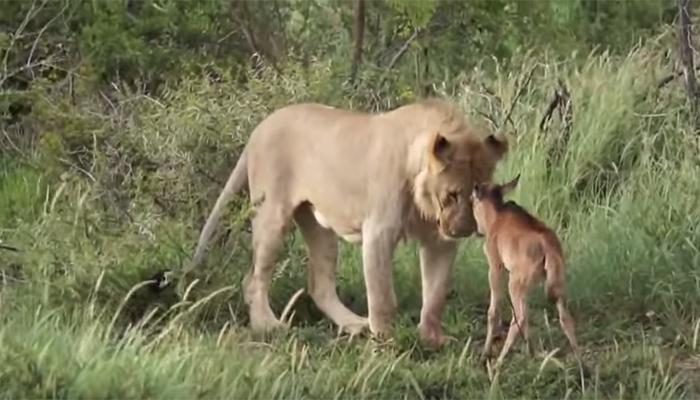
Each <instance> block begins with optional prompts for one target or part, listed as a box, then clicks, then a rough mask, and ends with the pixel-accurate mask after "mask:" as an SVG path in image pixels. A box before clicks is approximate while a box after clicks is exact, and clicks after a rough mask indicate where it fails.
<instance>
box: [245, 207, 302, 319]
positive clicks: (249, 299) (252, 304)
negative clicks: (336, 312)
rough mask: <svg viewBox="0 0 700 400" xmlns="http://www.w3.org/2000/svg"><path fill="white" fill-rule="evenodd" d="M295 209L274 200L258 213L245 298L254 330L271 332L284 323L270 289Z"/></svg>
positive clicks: (256, 214)
mask: <svg viewBox="0 0 700 400" xmlns="http://www.w3.org/2000/svg"><path fill="white" fill-rule="evenodd" d="M291 210H292V208H291V207H287V206H286V205H284V204H279V203H275V202H274V201H272V200H271V199H267V200H265V202H264V203H263V204H262V205H261V206H260V207H259V208H258V209H257V210H256V212H255V217H254V218H253V221H252V225H253V267H252V269H251V271H250V272H249V273H248V275H247V276H246V277H245V279H244V283H243V286H244V297H245V301H246V303H247V304H248V307H249V313H250V325H251V328H252V329H253V330H256V331H267V330H271V329H274V328H278V327H283V324H282V323H281V322H280V321H279V320H278V319H277V317H275V314H274V312H273V311H272V308H270V301H269V288H270V282H271V280H272V272H273V270H274V266H275V262H276V261H277V256H278V253H279V250H280V248H281V247H282V244H283V241H284V235H285V234H286V232H287V228H288V226H289V223H290V222H291Z"/></svg>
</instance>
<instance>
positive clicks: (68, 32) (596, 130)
mask: <svg viewBox="0 0 700 400" xmlns="http://www.w3.org/2000/svg"><path fill="white" fill-rule="evenodd" d="M675 13H676V9H675V6H674V4H670V3H668V4H667V3H664V2H660V1H652V0H649V1H641V0H640V1H635V2H604V1H592V0H591V1H583V0H580V1H572V0H538V1H531V2H530V1H515V0H497V1H496V0H483V1H470V2H446V1H436V2H429V1H421V2H417V1H399V0H384V1H372V2H367V3H366V10H365V18H366V21H365V24H364V25H365V29H366V32H365V37H364V49H363V56H362V62H361V64H360V65H359V69H358V74H357V78H356V79H355V80H354V82H352V83H350V81H349V79H348V78H349V76H350V73H351V70H352V62H353V58H354V57H353V46H354V42H353V38H354V37H355V36H354V35H353V33H352V29H353V26H354V24H353V15H354V13H353V7H352V6H351V5H349V4H348V3H347V2H344V1H339V0H338V1H336V0H332V1H320V0H313V1H294V0H289V1H266V2H228V1H223V0H207V1H200V2H189V1H160V2H158V1H149V0H143V1H136V0H129V1H123V2H122V1H109V2H89V1H71V0H60V1H46V2H40V1H35V2H7V3H5V4H4V5H3V13H2V14H1V15H0V27H2V30H0V60H1V61H2V64H0V87H1V88H2V93H0V130H1V134H0V149H1V150H2V153H0V240H1V242H0V279H1V281H0V393H1V396H2V397H3V398H106V397H119V398H164V399H165V398H198V397H204V398H223V397H225V398H284V399H289V398H421V399H437V398H484V397H488V398H515V397H518V398H533V397H537V398H634V399H640V398H644V399H647V398H655V399H656V398H674V399H675V398H685V397H688V398H695V397H698V396H700V385H699V384H698V379H697V376H698V373H699V371H700V301H698V300H699V299H700V272H699V271H700V269H698V265H700V249H699V248H700V230H698V221H700V204H699V203H698V202H699V201H700V200H698V199H700V186H698V185H697V182H698V176H700V147H699V145H700V142H699V141H698V136H697V134H696V130H695V128H694V126H693V125H692V124H691V121H692V118H690V115H689V114H690V110H689V107H688V105H687V101H686V95H685V93H684V91H683V90H682V86H681V82H680V80H677V81H676V80H672V81H670V82H669V83H667V84H665V85H662V86H659V82H660V81H661V80H663V78H665V77H666V76H668V75H670V74H673V73H674V65H675V64H676V60H677V58H678V57H677V51H676V47H677V45H676V43H677V38H676V31H677V30H676V28H674V27H673V26H671V25H670V24H672V23H673V22H674V17H675ZM696 14H697V13H696ZM426 49H427V51H426ZM253 52H256V53H258V54H259V55H260V57H253V56H252V53H253ZM389 67H391V68H389ZM559 81H561V83H559ZM560 86H563V87H565V88H566V91H567V92H568V93H569V95H570V97H569V100H570V102H568V103H566V102H564V103H565V104H562V105H561V106H560V107H558V108H557V111H555V112H554V113H553V115H552V117H551V118H550V119H549V121H547V123H546V124H544V126H543V127H541V126H540V125H541V122H542V117H543V114H544V113H545V110H546V109H547V106H548V105H549V104H550V102H551V101H552V93H553V92H554V91H555V90H559V91H561V88H560ZM426 93H432V94H436V95H440V96H445V97H448V98H450V99H452V100H453V101H454V102H456V103H457V104H459V105H460V107H462V109H463V110H464V111H465V113H468V114H470V115H471V116H473V118H474V120H475V121H477V122H479V123H483V124H493V125H494V126H495V127H496V128H498V129H500V130H503V131H506V132H508V134H509V138H510V140H511V143H512V144H513V146H512V152H511V153H510V154H509V156H508V158H507V159H506V160H505V162H504V163H503V164H502V165H501V166H500V167H499V169H498V172H497V175H496V179H498V180H505V179H508V178H511V177H513V176H514V175H515V174H517V173H518V172H519V173H521V179H520V183H519V188H518V189H517V190H516V191H515V192H514V194H513V196H512V197H513V198H514V199H515V200H517V201H518V202H520V203H521V204H522V205H523V206H525V207H526V208H528V209H530V210H532V211H533V212H535V213H536V214H537V215H538V216H540V217H542V218H543V219H544V220H545V221H546V222H547V223H548V224H549V225H551V226H553V227H555V228H556V229H557V232H558V233H559V234H560V235H561V237H562V239H563V242H564V247H565V251H566V254H567V257H568V265H567V274H568V282H569V283H568V292H569V293H570V295H569V297H570V300H569V301H570V308H571V311H572V314H573V315H574V318H575V319H576V322H577V336H578V338H579V343H580V345H581V348H582V352H583V358H584V363H585V365H586V367H587V371H586V374H585V376H584V379H583V382H582V380H581V378H580V375H579V369H578V367H577V364H576V362H575V361H574V359H573V357H572V356H571V354H570V352H569V351H568V346H567V342H566V338H565V337H564V336H563V335H562V334H561V332H560V330H559V329H558V327H557V325H556V323H555V321H554V319H553V318H554V317H555V313H554V310H553V309H552V308H551V307H550V306H548V305H547V304H546V302H545V300H544V296H543V295H542V293H540V292H541V291H537V292H536V293H533V296H532V297H533V299H532V308H531V336H532V337H533V339H534V343H533V345H534V348H535V350H536V351H537V353H538V354H537V356H536V357H535V358H528V357H527V356H526V355H525V354H524V353H523V352H522V351H515V352H514V353H512V357H510V358H509V359H508V360H507V362H506V364H505V365H504V370H503V372H502V373H501V375H500V376H499V377H498V378H497V379H493V380H492V379H490V375H489V373H488V371H487V369H486V368H485V367H484V366H483V364H482V363H480V362H479V360H478V355H479V350H480V345H481V344H482V343H483V339H484V334H485V322H486V318H485V312H486V307H487V304H488V284H487V278H486V274H487V264H486V261H485V259H484V257H483V255H482V253H481V242H480V239H476V238H470V239H467V240H464V242H463V244H462V247H461V251H460V256H459V259H458V263H457V265H456V268H455V277H454V279H453V291H452V293H451V295H450V298H449V303H448V310H447V312H446V315H445V330H446V331H447V333H448V334H450V335H452V336H455V337H456V338H457V339H458V340H457V342H454V343H451V344H449V345H448V346H447V347H446V348H443V349H440V350H437V351H436V350H428V349H425V348H423V347H421V346H420V345H419V343H418V341H417V335H416V331H415V324H416V322H417V319H418V315H419V310H420V289H419V287H420V280H419V269H418V268H417V264H418V261H417V254H416V248H415V246H413V245H411V244H403V245H402V246H401V247H400V249H399V252H398V254H397V257H396V259H395V274H396V275H395V276H396V278H395V281H396V282H395V285H396V291H397V295H398V297H399V304H400V312H399V315H398V316H397V321H396V329H397V337H396V340H395V342H394V343H391V344H387V345H378V344H375V343H373V342H372V341H370V340H368V339H367V338H355V339H353V341H348V340H347V338H337V337H336V333H335V332H334V330H333V328H332V326H331V324H330V322H329V321H328V320H327V319H325V318H323V317H322V316H321V314H320V312H319V311H318V310H317V309H316V308H315V307H314V305H313V303H312V301H311V300H310V299H309V298H308V296H306V295H304V296H302V297H301V298H300V300H299V301H298V302H297V303H296V305H295V307H294V315H293V320H292V321H293V323H292V324H293V328H292V329H291V330H290V331H289V332H287V333H278V334H275V335H268V336H265V337H257V336H255V335H253V334H252V333H251V332H250V331H249V330H248V329H247V327H246V323H247V321H246V319H247V312H246V309H245V307H244V304H243V301H242V296H241V293H240V282H241V278H242V276H243V273H244V272H245V270H246V269H247V268H248V263H249V260H250V247H249V234H248V229H247V224H248V220H247V216H248V208H247V206H246V202H245V199H244V198H240V199H239V200H238V201H237V202H236V203H237V204H235V205H234V206H232V207H230V208H229V214H228V216H227V218H226V221H227V224H226V226H224V227H223V228H222V229H220V234H219V237H218V238H217V240H216V243H215V245H214V247H213V249H212V250H211V252H210V256H209V257H208V261H207V266H206V267H205V268H203V269H201V270H200V271H199V272H198V276H197V277H198V278H199V280H198V281H197V283H196V284H194V285H193V286H192V287H191V290H190V291H189V293H188V296H187V298H185V299H181V298H179V297H178V296H177V295H176V294H175V292H174V290H173V287H172V285H171V286H168V287H166V288H164V289H162V290H159V289H157V288H156V287H154V286H153V285H151V284H149V283H148V281H147V280H148V279H149V278H151V277H152V276H153V275H154V274H156V273H157V272H159V271H163V270H173V271H177V270H179V269H180V268H181V267H182V266H183V265H184V263H185V262H186V261H187V260H188V257H189V256H190V254H191V251H192V249H193V247H194V244H195V242H196V238H197V235H198V233H199V229H200V228H201V226H202V224H203V222H204V219H205V218H206V215H207V213H208V211H209V210H210V208H211V206H212V204H213V201H214V200H215V197H216V195H217V194H218V193H219V191H220V190H221V187H222V182H223V180H224V179H225V177H226V176H227V175H228V174H229V172H230V170H231V168H232V166H233V163H234V161H235V160H236V158H237V155H238V154H239V152H240V149H241V148H242V146H243V144H244V143H245V140H246V138H247V135H248V134H249V133H250V131H251V129H252V128H253V127H254V126H255V124H256V123H257V122H259V121H260V120H261V119H262V118H263V117H264V116H265V115H266V114H267V113H269V112H270V111H271V110H273V109H275V108H277V107H280V106H282V105H285V104H289V103H293V102H298V101H306V100H313V101H322V102H326V103H328V104H333V105H337V106H343V107H352V108H355V109H361V110H385V109H389V108H393V107H395V106H396V105H398V104H401V103H405V102H407V101H410V100H413V99H415V98H419V97H421V96H423V95H425V94H426ZM567 104H568V105H569V107H568V108H567V107H566V105H567ZM567 110H569V111H568V112H567ZM559 111H561V113H559ZM567 116H568V117H567ZM569 117H570V118H569ZM489 121H490V122H489ZM304 257H305V251H304V249H303V245H302V243H301V241H300V237H299V236H298V235H297V234H295V235H294V237H292V238H290V239H289V240H288V242H287V243H286V248H285V251H284V252H283V254H282V256H281V258H280V260H279V265H278V268H277V270H276V271H277V272H276V275H275V280H274V283H273V288H272V302H273V307H274V308H275V310H276V312H277V313H278V314H279V313H280V312H281V310H282V308H283V307H284V305H285V304H286V303H287V301H288V300H289V298H290V297H291V295H292V294H293V293H294V292H296V290H298V289H299V288H303V287H304V286H305V272H304V262H305V259H304ZM360 265H361V264H360V255H359V252H358V250H357V248H356V247H354V246H352V245H349V244H345V243H344V244H343V245H342V259H341V262H340V277H339V286H340V287H339V291H340V295H341V298H342V299H343V301H344V302H345V303H346V304H348V305H349V306H350V307H351V308H352V309H353V310H356V311H357V312H359V313H363V314H364V313H366V300H365V295H364V284H363V280H362V273H361V268H360ZM145 281H146V282H145ZM504 306H505V304H504ZM504 314H505V316H507V315H508V313H507V310H506V312H505V313H504ZM555 349H560V350H559V351H557V352H553V351H554V350H555Z"/></svg>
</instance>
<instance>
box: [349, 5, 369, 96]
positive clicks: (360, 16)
mask: <svg viewBox="0 0 700 400" xmlns="http://www.w3.org/2000/svg"><path fill="white" fill-rule="evenodd" d="M364 40H365V0H356V3H355V52H354V53H353V56H352V69H351V70H350V83H353V82H355V78H356V77H357V71H358V69H359V68H360V63H361V62H362V43H363V42H364Z"/></svg>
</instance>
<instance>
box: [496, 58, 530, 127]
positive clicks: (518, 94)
mask: <svg viewBox="0 0 700 400" xmlns="http://www.w3.org/2000/svg"><path fill="white" fill-rule="evenodd" d="M536 68H537V65H535V66H534V67H532V69H530V73H529V74H528V75H527V78H526V79H525V83H523V84H522V85H520V87H519V88H518V92H517V93H516V94H515V97H513V101H512V102H511V103H510V108H508V112H507V113H506V117H505V118H504V119H503V126H505V124H506V122H508V121H510V124H511V125H513V128H515V123H514V122H513V120H512V119H511V118H510V116H511V114H513V109H514V108H515V104H516V103H517V102H518V99H520V96H521V95H522V94H523V92H524V91H525V88H526V87H528V86H530V81H532V76H533V75H534V73H535V69H536Z"/></svg>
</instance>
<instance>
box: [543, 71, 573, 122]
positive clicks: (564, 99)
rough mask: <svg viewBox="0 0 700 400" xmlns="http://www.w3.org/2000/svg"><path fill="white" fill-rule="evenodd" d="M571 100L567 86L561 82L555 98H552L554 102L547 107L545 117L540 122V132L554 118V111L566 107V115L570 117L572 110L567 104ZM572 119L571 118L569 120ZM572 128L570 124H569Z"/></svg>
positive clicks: (555, 91) (555, 92)
mask: <svg viewBox="0 0 700 400" xmlns="http://www.w3.org/2000/svg"><path fill="white" fill-rule="evenodd" d="M569 100H570V96H569V91H568V90H567V89H566V86H565V85H564V82H562V81H561V80H559V87H558V88H557V89H555V90H554V96H553V97H552V101H551V102H550V103H549V106H547V111H545V113H544V115H543V116H542V119H541V120H540V130H541V131H542V130H544V128H545V125H546V124H547V122H549V120H550V119H551V118H552V114H554V111H555V110H556V109H558V108H560V107H564V106H566V107H567V109H566V110H565V111H566V115H567V116H569V115H570V112H569V111H570V108H569V107H568V105H567V103H568V102H569ZM560 114H561V111H560ZM567 119H570V118H567ZM568 125H569V126H570V122H569V123H568Z"/></svg>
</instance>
